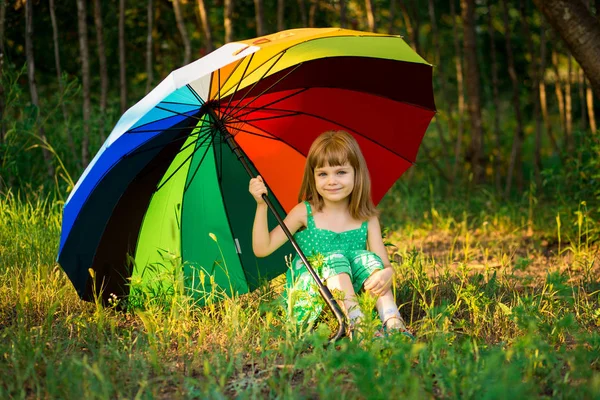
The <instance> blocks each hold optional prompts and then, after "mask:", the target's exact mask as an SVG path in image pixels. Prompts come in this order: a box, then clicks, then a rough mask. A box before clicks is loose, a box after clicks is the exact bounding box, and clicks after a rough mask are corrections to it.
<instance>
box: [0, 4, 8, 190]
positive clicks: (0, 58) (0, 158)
mask: <svg viewBox="0 0 600 400" xmlns="http://www.w3.org/2000/svg"><path fill="white" fill-rule="evenodd" d="M6 1H7V0H0V146H2V145H3V144H4V135H5V132H6V118H5V117H4V107H5V105H4V85H3V84H2V80H3V79H2V78H3V76H4V75H3V74H4V20H5V18H6ZM0 165H4V152H0ZM4 182H5V181H4V179H3V178H2V177H0V191H2V190H3V188H4V184H5V183H4Z"/></svg>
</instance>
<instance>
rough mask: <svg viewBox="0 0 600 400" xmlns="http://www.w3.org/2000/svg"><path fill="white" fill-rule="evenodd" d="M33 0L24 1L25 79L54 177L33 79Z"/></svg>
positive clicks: (46, 156)
mask: <svg viewBox="0 0 600 400" xmlns="http://www.w3.org/2000/svg"><path fill="white" fill-rule="evenodd" d="M32 3H33V0H26V1H25V54H26V57H27V78H28V79H27V80H28V82H29V92H30V94H31V103H32V104H33V105H34V106H35V108H36V110H35V112H36V123H37V124H39V125H38V129H39V135H40V139H41V140H42V142H43V143H44V145H42V154H43V156H44V160H45V162H46V168H47V172H48V176H49V177H50V178H53V177H54V166H53V165H52V159H51V157H50V152H49V151H48V149H47V148H46V146H45V144H46V143H48V139H47V138H46V133H45V132H44V127H43V126H42V124H41V122H40V120H39V114H40V99H39V96H38V91H37V83H36V81H35V61H34V55H33V4H32Z"/></svg>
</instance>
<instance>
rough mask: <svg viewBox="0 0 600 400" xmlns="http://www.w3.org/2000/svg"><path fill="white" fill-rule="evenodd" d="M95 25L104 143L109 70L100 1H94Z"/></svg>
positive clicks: (103, 137) (101, 124)
mask: <svg viewBox="0 0 600 400" xmlns="http://www.w3.org/2000/svg"><path fill="white" fill-rule="evenodd" d="M94 25H96V42H97V44H98V62H99V64H100V138H101V139H102V141H104V139H105V136H104V117H105V114H106V96H107V93H108V69H107V67H106V50H105V48H104V33H103V27H102V8H101V5H100V0H94Z"/></svg>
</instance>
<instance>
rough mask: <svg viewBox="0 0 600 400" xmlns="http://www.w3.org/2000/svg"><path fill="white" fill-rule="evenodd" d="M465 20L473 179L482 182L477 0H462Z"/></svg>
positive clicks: (464, 41)
mask: <svg viewBox="0 0 600 400" xmlns="http://www.w3.org/2000/svg"><path fill="white" fill-rule="evenodd" d="M461 10H462V20H463V35H464V39H463V47H464V51H465V74H466V86H467V108H468V110H469V117H470V120H471V145H470V147H469V159H470V160H471V166H472V172H473V179H474V181H475V183H481V182H482V181H483V178H484V169H483V165H482V163H483V161H484V159H483V128H482V126H481V96H480V94H479V92H480V88H479V64H478V62H477V42H476V38H475V0H461Z"/></svg>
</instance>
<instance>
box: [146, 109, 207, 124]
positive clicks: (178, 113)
mask: <svg viewBox="0 0 600 400" xmlns="http://www.w3.org/2000/svg"><path fill="white" fill-rule="evenodd" d="M155 108H158V109H159V110H163V111H167V112H170V113H173V114H175V115H182V116H184V117H187V118H193V119H195V120H196V121H202V117H196V116H195V115H187V114H184V113H180V112H179V111H175V110H169V109H168V108H164V107H161V106H156V107H155Z"/></svg>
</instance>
